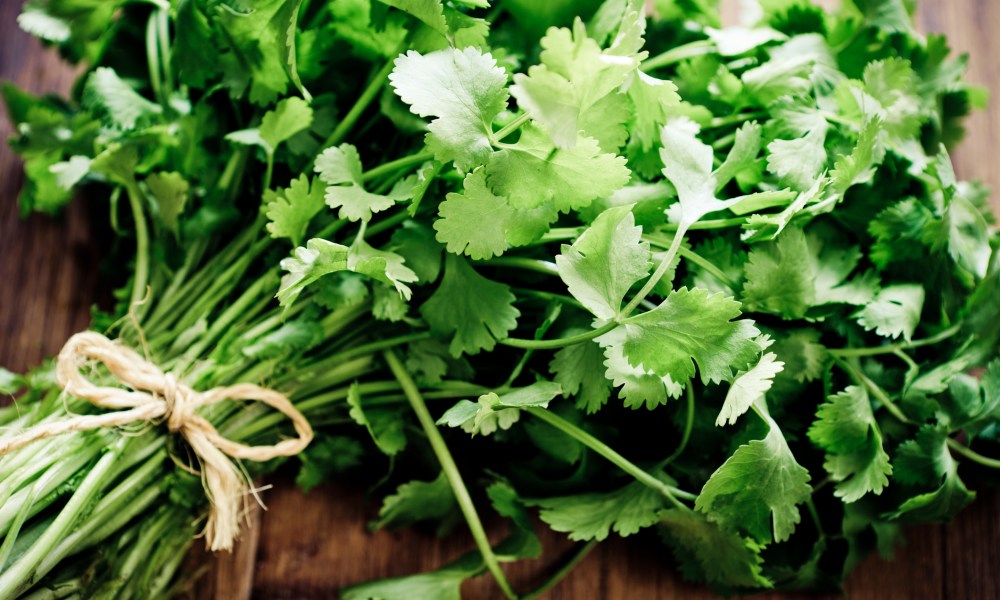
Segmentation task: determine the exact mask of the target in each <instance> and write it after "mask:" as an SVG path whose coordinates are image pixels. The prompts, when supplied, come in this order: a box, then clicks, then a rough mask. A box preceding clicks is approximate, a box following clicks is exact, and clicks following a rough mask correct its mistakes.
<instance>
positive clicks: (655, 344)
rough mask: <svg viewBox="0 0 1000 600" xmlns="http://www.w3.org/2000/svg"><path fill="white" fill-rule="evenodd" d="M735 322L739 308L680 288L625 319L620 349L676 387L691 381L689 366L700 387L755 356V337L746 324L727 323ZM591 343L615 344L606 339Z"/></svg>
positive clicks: (750, 325) (717, 297)
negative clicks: (696, 376)
mask: <svg viewBox="0 0 1000 600" xmlns="http://www.w3.org/2000/svg"><path fill="white" fill-rule="evenodd" d="M739 316H740V303H739V302H736V301H734V300H733V299H731V298H725V297H724V296H723V295H722V294H714V295H709V293H708V292H706V291H705V290H699V289H694V290H690V291H689V290H688V289H687V288H681V289H679V290H674V291H672V292H670V295H669V296H667V298H666V300H664V301H663V303H662V304H660V305H659V306H657V307H656V308H655V309H653V310H651V311H649V312H647V313H644V314H641V315H637V316H633V317H629V318H628V319H626V320H625V322H624V323H623V324H622V326H621V329H622V330H623V331H624V341H623V342H620V343H621V348H622V349H623V351H624V354H625V356H626V357H627V358H628V362H629V364H631V365H633V366H636V367H643V368H645V369H649V370H651V371H653V372H654V373H656V374H657V375H659V376H661V377H663V376H670V378H671V379H672V380H673V381H675V382H677V383H680V384H684V383H686V382H687V381H688V380H689V379H691V377H693V376H694V374H695V367H694V363H695V362H697V364H698V369H699V370H700V372H701V380H702V382H703V383H709V382H715V383H717V382H719V381H722V380H724V379H729V378H731V377H732V375H733V372H734V371H739V370H744V369H746V368H747V367H748V366H749V365H750V363H751V362H753V360H754V359H755V358H757V355H758V354H759V352H760V348H759V347H758V346H757V344H756V343H754V338H755V337H757V335H758V334H759V333H760V332H759V331H758V330H757V328H756V327H754V325H753V322H752V321H748V320H746V319H742V320H739V321H733V320H732V319H735V318H737V317H739ZM597 341H598V342H599V343H600V344H601V345H602V346H605V347H607V346H609V345H611V344H614V343H616V339H615V338H614V337H610V336H609V335H608V334H606V335H604V336H601V337H599V338H597Z"/></svg>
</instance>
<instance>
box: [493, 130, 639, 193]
mask: <svg viewBox="0 0 1000 600" xmlns="http://www.w3.org/2000/svg"><path fill="white" fill-rule="evenodd" d="M629 175H630V173H629V170H628V167H626V166H625V159H624V158H622V157H620V156H615V155H614V154H604V153H601V148H600V147H599V146H598V144H597V142H596V141H595V140H594V139H592V138H585V137H581V138H579V139H578V140H577V143H576V144H575V145H574V146H573V147H572V148H569V149H564V150H560V149H556V148H555V146H553V145H552V142H551V140H549V139H548V137H547V136H546V135H545V134H544V133H543V132H542V131H541V130H539V129H538V128H537V127H533V126H531V125H526V126H525V127H524V128H523V129H522V130H521V138H520V139H519V140H518V141H517V143H516V144H513V145H504V147H503V149H502V150H500V151H499V152H496V153H494V154H493V155H492V156H490V157H489V161H488V162H487V163H486V181H487V183H488V184H489V186H490V188H491V189H492V190H493V191H494V192H495V193H496V194H499V195H501V196H504V197H506V198H507V200H508V201H509V202H510V204H511V205H512V206H514V207H516V208H538V207H543V206H549V207H551V208H553V209H555V210H557V211H559V212H570V211H572V210H577V209H580V208H584V207H586V206H589V205H590V203H591V202H593V201H594V200H595V199H597V198H603V197H605V196H610V195H611V193H612V192H614V191H615V190H617V189H619V188H621V187H622V186H624V185H625V184H626V183H628V180H629Z"/></svg>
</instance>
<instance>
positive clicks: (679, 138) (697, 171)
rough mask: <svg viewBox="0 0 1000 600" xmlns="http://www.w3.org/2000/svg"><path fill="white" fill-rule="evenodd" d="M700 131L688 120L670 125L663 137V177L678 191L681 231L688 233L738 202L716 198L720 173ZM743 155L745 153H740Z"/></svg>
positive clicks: (664, 130) (666, 127) (676, 120)
mask: <svg viewBox="0 0 1000 600" xmlns="http://www.w3.org/2000/svg"><path fill="white" fill-rule="evenodd" d="M697 133H698V127H697V125H695V124H694V123H693V122H691V121H688V120H686V119H674V120H672V121H670V122H669V123H667V125H666V126H665V127H664V128H663V131H662V134H661V138H662V139H661V141H662V143H663V147H662V148H660V159H661V160H662V161H663V175H664V176H665V177H666V178H667V179H668V180H669V181H670V183H671V184H673V186H674V188H675V189H676V190H677V199H678V201H679V206H680V215H679V219H678V220H677V222H678V226H679V228H680V229H683V230H686V229H687V228H688V227H690V226H691V225H692V224H694V223H695V222H697V221H698V220H699V219H701V218H702V217H704V216H705V215H707V214H709V213H713V212H716V211H720V210H725V209H727V208H729V207H730V206H732V205H733V204H734V203H735V201H738V200H736V199H733V200H726V201H723V200H720V199H718V198H716V197H715V190H716V187H717V186H716V176H717V175H716V173H714V172H713V171H712V164H713V163H712V159H713V156H714V152H713V150H712V147H711V146H709V145H707V144H705V143H703V142H702V141H701V140H699V139H698V137H697ZM739 152H740V153H741V154H742V152H743V150H742V149H741V150H740V151H739Z"/></svg>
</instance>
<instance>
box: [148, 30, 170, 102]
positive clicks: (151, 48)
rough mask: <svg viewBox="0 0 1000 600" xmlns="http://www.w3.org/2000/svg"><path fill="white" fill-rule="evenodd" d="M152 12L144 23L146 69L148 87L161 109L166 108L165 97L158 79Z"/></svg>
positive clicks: (156, 45) (158, 57) (158, 68)
mask: <svg viewBox="0 0 1000 600" xmlns="http://www.w3.org/2000/svg"><path fill="white" fill-rule="evenodd" d="M158 12H159V11H157V10H154V11H153V12H151V13H149V20H147V21H146V67H147V70H148V71H149V86H150V87H151V88H153V96H155V97H156V101H157V102H158V103H159V104H160V106H162V107H163V108H167V97H166V95H165V94H164V93H163V86H162V83H161V79H160V46H159V44H158V43H157V42H156V14H157V13H158Z"/></svg>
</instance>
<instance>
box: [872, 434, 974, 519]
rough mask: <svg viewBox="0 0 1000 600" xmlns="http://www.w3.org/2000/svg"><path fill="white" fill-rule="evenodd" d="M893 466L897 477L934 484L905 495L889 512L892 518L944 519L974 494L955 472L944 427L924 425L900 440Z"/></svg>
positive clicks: (972, 497) (966, 502) (970, 500)
mask: <svg viewBox="0 0 1000 600" xmlns="http://www.w3.org/2000/svg"><path fill="white" fill-rule="evenodd" d="M896 467H897V473H896V475H895V478H896V479H898V480H900V481H903V482H905V483H919V484H921V485H927V484H931V485H933V486H936V487H934V489H933V490H932V491H929V492H926V493H923V494H918V495H915V496H912V497H910V498H908V499H906V500H905V501H904V502H903V503H902V504H901V505H900V506H899V508H898V509H897V510H896V511H894V512H892V513H890V515H889V516H890V517H891V518H893V519H898V520H902V521H909V522H914V521H916V522H922V523H928V522H930V523H943V522H946V521H949V520H950V519H951V518H952V517H954V516H955V514H956V513H958V511H959V510H961V509H962V508H964V507H965V506H966V505H968V504H969V503H970V502H972V500H973V499H974V498H975V497H976V494H975V492H971V491H969V489H968V488H967V487H965V483H963V482H962V480H961V478H959V476H958V462H957V461H956V460H955V459H954V458H952V456H951V452H950V451H949V450H948V446H947V431H946V430H944V429H943V428H940V427H934V426H931V425H927V426H924V427H922V428H921V429H920V431H918V432H917V436H916V438H915V439H913V440H909V441H906V442H904V443H902V444H900V447H899V450H897V459H896Z"/></svg>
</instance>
